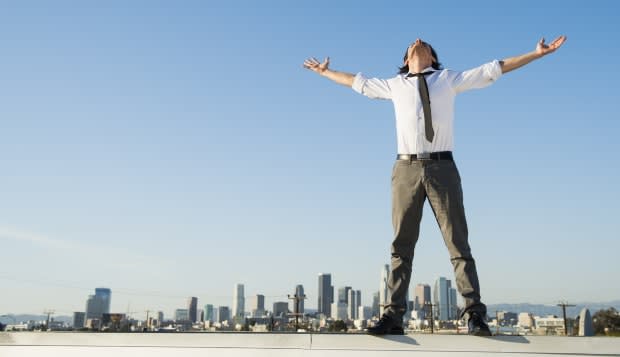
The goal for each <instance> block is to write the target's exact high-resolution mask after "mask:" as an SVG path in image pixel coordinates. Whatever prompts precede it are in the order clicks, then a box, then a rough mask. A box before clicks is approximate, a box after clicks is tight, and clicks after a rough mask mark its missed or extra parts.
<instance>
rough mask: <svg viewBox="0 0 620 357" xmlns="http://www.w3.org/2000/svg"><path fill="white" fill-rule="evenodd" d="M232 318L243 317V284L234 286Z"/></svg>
mask: <svg viewBox="0 0 620 357" xmlns="http://www.w3.org/2000/svg"><path fill="white" fill-rule="evenodd" d="M233 295H234V296H233V308H232V315H233V318H236V317H243V315H244V314H245V293H244V286H243V284H236V285H235V291H234V294H233Z"/></svg>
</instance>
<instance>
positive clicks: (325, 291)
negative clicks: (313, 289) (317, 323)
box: [318, 273, 334, 316]
mask: <svg viewBox="0 0 620 357" xmlns="http://www.w3.org/2000/svg"><path fill="white" fill-rule="evenodd" d="M318 298H319V301H318V313H319V314H323V315H325V316H331V304H332V302H333V301H334V287H333V286H332V275H331V274H325V273H321V274H319V297H318Z"/></svg>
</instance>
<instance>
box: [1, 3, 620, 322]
mask: <svg viewBox="0 0 620 357" xmlns="http://www.w3.org/2000/svg"><path fill="white" fill-rule="evenodd" d="M561 9H562V11H556V4H554V2H544V3H541V2H538V1H533V0H531V1H530V0H528V1H524V2H519V3H510V4H503V5H502V7H498V6H497V5H496V4H495V3H493V2H490V1H471V2H467V4H461V3H459V6H454V4H452V6H450V4H444V3H425V4H424V5H422V4H414V3H407V4H405V5H403V6H402V7H399V8H396V7H394V6H388V5H386V4H384V3H379V2H373V3H368V2H361V3H360V2H351V1H344V2H338V3H337V4H334V6H330V11H328V12H326V11H324V9H323V8H322V7H320V6H314V5H312V4H310V3H294V2H285V1H280V0H273V1H272V0H267V1H265V2H261V3H260V4H259V3H255V2H251V1H247V0H245V1H241V0H231V1H227V2H213V1H206V2H205V1H196V0H190V1H187V2H183V3H174V4H173V3H171V2H166V1H159V0H155V1H148V2H147V1H144V0H136V1H131V2H127V1H119V0H110V1H106V2H105V4H95V3H91V2H75V1H66V0H59V1H54V2H49V1H40V0H33V1H29V2H27V3H22V2H11V3H6V4H4V5H3V6H2V11H0V31H1V32H0V33H3V34H6V36H4V38H3V42H2V43H3V47H2V56H0V68H2V75H3V77H2V78H3V82H2V83H3V84H2V86H0V117H1V118H2V120H1V121H0V135H2V140H0V152H1V153H2V155H1V156H0V159H1V160H2V172H3V175H0V193H1V194H2V201H1V203H0V244H1V246H2V253H3V254H2V255H1V257H0V258H1V260H2V266H1V267H0V286H2V298H1V299H0V314H4V313H7V312H16V313H26V312H31V313H40V312H42V311H43V310H46V309H55V310H57V311H61V310H65V309H66V310H68V312H69V314H70V313H71V312H73V311H82V310H84V302H85V297H86V296H88V295H90V294H92V289H93V288H95V287H98V286H104V287H110V288H112V289H113V296H114V298H113V299H112V306H111V307H110V309H111V311H115V312H127V311H145V310H153V311H157V310H160V309H161V310H164V311H166V314H171V313H172V312H173V311H174V310H175V309H177V308H183V307H186V302H187V298H188V297H192V296H194V297H198V298H199V306H203V305H204V303H210V302H211V301H213V302H214V304H216V305H218V306H219V305H224V304H225V305H227V306H230V308H231V311H230V312H232V308H233V306H232V304H231V302H232V300H233V291H232V290H233V286H234V284H235V283H238V282H243V283H244V284H245V295H246V296H254V295H256V294H262V295H264V296H265V308H267V309H269V308H271V307H272V306H273V305H272V304H273V302H276V301H286V300H287V297H286V296H287V295H288V294H292V293H293V291H294V290H293V289H294V287H295V286H296V285H297V284H302V285H303V286H304V293H305V294H306V295H307V296H308V299H307V300H306V302H305V303H306V305H305V308H306V309H308V308H317V306H316V304H317V303H318V298H317V296H318V285H317V281H316V279H317V274H318V273H320V272H323V271H324V272H329V273H331V283H330V286H332V287H335V289H338V288H339V287H342V286H351V287H353V288H354V289H356V290H361V291H362V300H363V304H364V305H365V306H369V305H370V304H371V299H372V296H373V294H374V293H375V292H376V290H377V288H378V283H379V281H380V279H381V275H380V269H381V266H382V265H383V264H385V263H386V262H389V259H390V253H391V252H390V244H391V241H392V238H393V228H392V220H391V204H390V201H391V193H390V192H391V191H390V176H391V169H392V165H393V164H394V158H395V155H396V154H397V152H396V150H397V146H396V138H395V126H394V112H393V106H392V105H391V103H390V102H388V101H372V100H369V99H368V98H364V97H362V96H360V95H359V94H357V93H355V92H354V91H352V90H350V89H349V88H346V87H344V86H337V85H335V84H333V83H330V82H329V81H327V80H326V79H325V78H321V77H319V76H317V75H315V74H314V73H312V72H309V71H308V70H306V69H304V68H303V67H302V63H303V61H304V60H305V59H306V58H308V57H310V56H315V57H317V58H318V59H320V60H322V59H323V58H325V57H327V56H329V57H330V60H331V61H330V63H331V67H332V68H333V69H335V70H341V71H347V72H351V73H357V72H363V73H364V74H365V75H367V76H372V77H378V78H389V77H392V76H394V75H395V74H396V72H397V70H398V66H400V65H402V57H403V52H404V50H405V49H406V47H407V46H408V44H410V43H411V42H412V41H414V40H415V39H416V38H421V39H424V40H425V41H428V43H430V44H432V45H433V47H434V48H435V49H436V50H437V53H438V55H439V60H440V62H442V63H443V65H444V66H445V67H446V68H449V69H453V70H459V71H460V70H466V69H469V68H472V67H475V66H479V65H481V64H483V63H488V62H490V61H492V60H495V59H498V60H501V59H503V58H506V57H510V56H514V55H517V54H520V53H525V52H527V51H531V50H534V48H535V46H536V43H537V42H538V41H539V40H540V38H541V37H543V36H544V37H545V38H546V39H547V41H550V40H553V39H554V38H556V37H557V36H559V35H563V34H565V35H566V36H567V37H568V40H567V42H566V43H565V44H564V45H563V46H562V49H561V50H560V51H558V52H556V53H554V54H553V55H551V56H547V57H545V58H543V59H540V60H538V61H535V62H533V63H531V64H529V65H527V66H525V67H524V68H522V69H518V70H516V71H514V72H510V73H507V74H506V75H504V76H502V77H500V78H499V79H498V80H497V81H496V83H494V84H493V85H491V86H490V87H488V88H485V89H482V90H477V91H472V92H468V93H465V94H463V95H460V96H459V97H457V100H456V116H455V123H454V124H455V147H454V157H455V162H456V164H457V165H458V168H459V172H460V173H461V178H462V184H463V192H464V204H465V212H466V215H467V222H468V230H469V236H470V245H471V247H472V252H473V254H474V258H475V260H476V267H477V271H478V275H479V280H480V287H481V295H482V301H483V302H484V303H486V304H493V303H518V302H522V301H524V300H527V301H529V302H532V303H543V304H555V303H557V301H560V300H567V301H570V302H575V303H579V302H580V301H612V300H616V299H618V298H620V286H619V285H618V284H603V285H601V284H600V283H599V282H600V281H616V280H617V276H618V271H620V260H618V259H617V257H616V252H618V251H620V239H618V232H620V221H619V220H618V219H617V218H616V216H617V213H618V208H617V205H616V204H615V203H616V202H617V201H619V200H620V187H619V186H618V185H617V184H616V182H620V158H619V157H618V155H617V153H618V152H620V141H618V140H617V135H616V133H617V132H618V131H619V130H620V122H619V121H618V120H617V117H618V110H617V108H616V102H617V97H618V94H619V90H618V88H617V83H618V82H620V72H619V71H616V70H614V69H615V68H616V66H617V64H616V60H615V59H616V58H617V57H618V54H619V52H620V49H618V48H617V46H612V45H610V43H615V42H614V41H615V39H616V38H617V35H618V34H619V33H620V31H619V30H618V25H617V24H618V23H619V22H620V18H619V15H618V14H620V3H618V2H612V1H597V2H588V3H574V4H573V3H571V4H563V5H562V6H561ZM420 10H422V11H423V12H424V14H425V16H424V17H423V18H421V19H417V20H416V21H413V20H412V19H411V16H410V14H411V13H412V12H416V11H420ZM550 16H552V21H550ZM374 24H381V26H375V25H374ZM498 29H501V30H498ZM578 68H579V69H581V70H583V69H586V71H585V72H582V75H579V76H577V75H576V74H575V73H576V72H575V71H576V69H578ZM424 212H426V213H425V214H424V216H423V218H422V222H421V228H420V237H419V241H418V243H417V246H416V250H415V254H414V255H415V259H414V262H413V279H412V282H411V284H412V285H411V286H415V284H418V283H428V284H431V285H432V284H433V283H434V281H435V279H436V277H438V276H444V277H446V278H447V279H451V280H453V267H452V264H451V263H450V257H449V256H448V253H447V252H446V249H445V245H444V243H443V239H442V237H441V234H440V232H439V228H438V227H437V222H436V221H435V219H434V218H433V215H432V214H431V208H430V207H428V206H426V207H424ZM453 281H454V280H453ZM41 295H44V296H45V299H44V300H42V299H41ZM412 296H413V294H412V291H410V297H412ZM326 308H327V307H326ZM329 308H331V306H330V307H329ZM246 309H247V306H246Z"/></svg>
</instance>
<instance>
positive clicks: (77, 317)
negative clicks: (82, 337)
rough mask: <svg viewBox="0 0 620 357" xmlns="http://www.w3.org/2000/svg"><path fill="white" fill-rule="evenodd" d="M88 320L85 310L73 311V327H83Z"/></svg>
mask: <svg viewBox="0 0 620 357" xmlns="http://www.w3.org/2000/svg"><path fill="white" fill-rule="evenodd" d="M85 322H86V313H85V312H74V313H73V328H75V329H78V328H83V327H84V323H85Z"/></svg>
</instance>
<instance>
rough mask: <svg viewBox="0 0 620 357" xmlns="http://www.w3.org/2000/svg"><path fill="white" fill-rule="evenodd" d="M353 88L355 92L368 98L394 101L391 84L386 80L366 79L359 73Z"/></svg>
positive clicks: (354, 80)
mask: <svg viewBox="0 0 620 357" xmlns="http://www.w3.org/2000/svg"><path fill="white" fill-rule="evenodd" d="M351 87H352V88H353V90H354V91H356V92H358V93H360V94H363V95H365V96H367V97H368V98H376V99H392V90H391V88H390V84H389V83H388V81H387V80H385V79H379V78H366V77H364V75H363V74H361V73H358V74H357V75H355V78H354V79H353V85H352V86H351Z"/></svg>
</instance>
